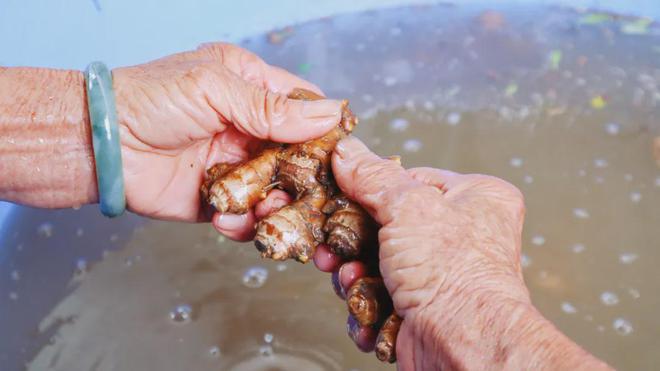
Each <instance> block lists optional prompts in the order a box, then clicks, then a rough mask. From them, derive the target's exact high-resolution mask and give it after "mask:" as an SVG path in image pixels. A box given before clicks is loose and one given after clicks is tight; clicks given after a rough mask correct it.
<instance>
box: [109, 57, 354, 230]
mask: <svg viewBox="0 0 660 371" xmlns="http://www.w3.org/2000/svg"><path fill="white" fill-rule="evenodd" d="M113 85H114V89H115V94H116V100H117V110H118V116H119V124H120V138H121V143H122V156H123V163H124V179H125V186H126V197H127V204H128V208H129V209H131V210H132V211H134V212H137V213H139V214H142V215H147V216H150V217H155V218H161V219H163V218H164V219H177V220H189V221H191V220H198V219H203V215H201V211H200V202H199V187H200V184H201V181H202V178H203V174H204V171H205V169H206V168H207V167H209V166H210V165H213V164H214V163H216V162H221V161H222V162H236V161H240V160H243V159H245V158H247V157H248V156H249V155H250V148H253V147H254V146H253V144H255V142H257V141H261V140H271V141H277V142H287V143H291V142H302V141H305V140H308V139H311V138H314V137H318V136H321V135H323V134H324V133H325V132H327V131H328V130H330V129H331V128H332V127H333V126H334V125H336V124H337V122H338V121H339V118H340V115H341V113H340V104H341V103H340V102H339V101H334V100H322V101H316V102H303V101H296V100H289V99H287V98H286V94H287V93H288V92H289V91H291V90H292V89H293V88H295V87H302V88H306V89H309V90H313V91H315V92H319V89H318V88H317V87H315V86H313V85H312V84H310V83H308V82H306V81H304V80H302V79H300V78H297V77H296V76H294V75H292V74H290V73H288V72H286V71H284V70H282V69H279V68H277V67H273V66H269V65H267V64H266V63H264V62H263V61H262V60H261V59H259V58H258V57H257V56H255V55H254V54H252V53H250V52H248V51H245V50H243V49H241V48H238V47H236V46H232V45H229V44H209V45H203V46H202V47H200V48H199V49H198V50H196V51H191V52H185V53H181V54H175V55H172V56H169V57H166V58H163V59H159V60H156V61H153V62H150V63H147V64H144V65H139V66H135V67H128V68H119V69H116V70H114V71H113ZM279 198H284V199H286V196H285V195H283V194H282V193H281V192H272V193H271V195H270V196H269V198H268V199H266V200H264V201H263V202H262V204H261V205H259V206H258V207H257V208H256V210H258V212H260V213H264V214H265V213H267V212H268V211H269V209H270V205H273V204H275V205H276V206H277V205H280V206H281V203H282V202H285V201H281V200H279ZM254 218H255V216H254V213H252V212H251V213H249V214H247V215H241V216H238V215H219V214H216V215H215V216H214V218H213V221H214V224H215V226H216V227H217V228H218V229H219V230H220V231H221V232H223V233H225V234H226V235H228V236H229V237H232V238H236V239H248V238H250V233H251V232H252V228H251V226H252V225H253V223H254Z"/></svg>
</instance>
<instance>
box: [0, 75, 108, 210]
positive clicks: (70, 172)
mask: <svg viewBox="0 0 660 371" xmlns="http://www.w3.org/2000/svg"><path fill="white" fill-rule="evenodd" d="M86 107H87V104H86V96H85V85H84V78H83V75H82V73H80V72H78V71H63V70H50V69H36V68H0V199H1V200H6V201H11V202H17V203H22V204H26V205H30V206H36V207H53V208H57V207H72V206H76V205H82V204H86V203H90V202H95V201H96V200H97V191H96V179H95V172H94V157H93V151H92V146H91V136H90V126H89V124H88V121H89V118H88V114H87V108H86Z"/></svg>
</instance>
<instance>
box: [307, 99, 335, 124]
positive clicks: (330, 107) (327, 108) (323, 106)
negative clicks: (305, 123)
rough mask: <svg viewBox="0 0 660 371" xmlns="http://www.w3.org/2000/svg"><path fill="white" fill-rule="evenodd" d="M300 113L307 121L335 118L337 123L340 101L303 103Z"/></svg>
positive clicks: (324, 100)
mask: <svg viewBox="0 0 660 371" xmlns="http://www.w3.org/2000/svg"><path fill="white" fill-rule="evenodd" d="M301 113H302V116H303V117H304V118H307V119H322V118H323V119H327V118H336V119H337V122H339V117H340V116H341V101H338V100H334V99H322V100H315V101H303V102H302V110H301Z"/></svg>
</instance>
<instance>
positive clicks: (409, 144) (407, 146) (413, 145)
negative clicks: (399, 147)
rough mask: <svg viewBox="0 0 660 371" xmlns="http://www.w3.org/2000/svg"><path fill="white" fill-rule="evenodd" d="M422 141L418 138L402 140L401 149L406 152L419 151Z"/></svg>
mask: <svg viewBox="0 0 660 371" xmlns="http://www.w3.org/2000/svg"><path fill="white" fill-rule="evenodd" d="M420 149H422V142H421V141H420V140H419V139H408V140H406V141H405V142H403V150H404V151H406V152H419V150H420Z"/></svg>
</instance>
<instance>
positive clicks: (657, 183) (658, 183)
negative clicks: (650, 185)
mask: <svg viewBox="0 0 660 371" xmlns="http://www.w3.org/2000/svg"><path fill="white" fill-rule="evenodd" d="M655 186H656V187H660V176H658V177H656V178H655Z"/></svg>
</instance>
